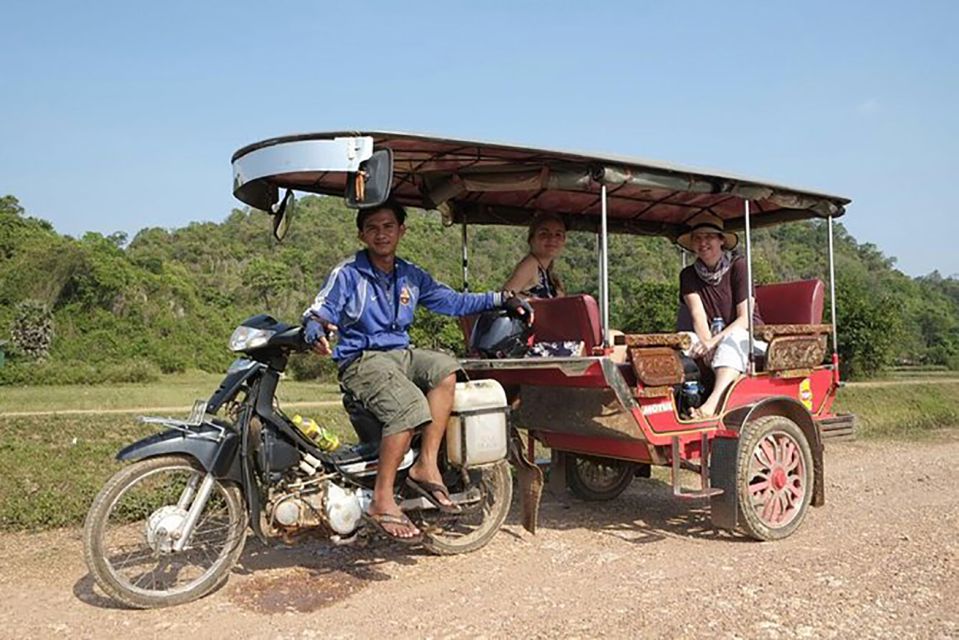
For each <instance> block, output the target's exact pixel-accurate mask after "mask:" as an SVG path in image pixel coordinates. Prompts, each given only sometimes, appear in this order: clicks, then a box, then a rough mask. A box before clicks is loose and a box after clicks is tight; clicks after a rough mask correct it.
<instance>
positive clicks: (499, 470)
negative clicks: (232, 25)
mask: <svg viewBox="0 0 959 640" xmlns="http://www.w3.org/2000/svg"><path fill="white" fill-rule="evenodd" d="M467 475H468V477H469V483H468V484H466V483H464V481H463V480H462V479H461V480H459V482H458V483H450V484H449V485H448V486H449V490H450V493H458V492H463V491H465V492H471V493H473V495H474V496H475V497H476V500H474V501H471V502H470V503H468V504H466V505H464V506H463V512H462V513H458V514H443V513H440V512H438V511H430V512H424V514H423V516H422V527H423V529H424V531H425V533H426V536H425V538H424V539H423V546H424V547H426V548H427V549H428V550H429V551H431V552H433V553H435V554H437V555H444V556H447V555H455V554H459V553H469V552H470V551H476V550H477V549H480V548H482V547H484V546H485V545H486V543H488V542H489V541H490V540H491V539H492V538H493V536H495V535H496V532H497V531H499V530H500V527H502V526H503V521H504V520H506V515H507V514H508V513H509V508H510V503H511V502H512V500H513V479H512V477H511V476H510V471H509V463H508V462H507V461H506V460H501V461H499V462H496V463H494V464H491V465H487V466H484V467H479V468H476V469H470V470H469V471H468V472H467Z"/></svg>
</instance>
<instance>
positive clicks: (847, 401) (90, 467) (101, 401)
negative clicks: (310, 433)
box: [0, 374, 959, 530]
mask: <svg viewBox="0 0 959 640" xmlns="http://www.w3.org/2000/svg"><path fill="white" fill-rule="evenodd" d="M218 382H219V377H218V376H207V375H205V374H188V375H183V376H173V377H168V378H165V379H164V380H163V382H162V383H161V384H153V385H143V386H141V385H125V384H124V385H114V386H110V387H107V386H104V387H83V386H81V387H75V386H68V387H41V388H36V387H34V388H9V387H8V388H3V389H2V390H0V393H2V394H3V400H2V406H3V407H5V410H7V411H10V410H15V411H26V410H50V409H51V408H54V409H62V410H65V409H76V408H102V407H109V408H122V407H130V406H147V405H149V406H179V405H183V406H188V405H189V404H190V403H191V402H192V400H193V399H194V397H197V396H198V395H199V396H203V395H205V394H208V393H209V391H210V390H211V389H212V388H213V387H214V386H215V385H216V384H217V383H218ZM8 392H14V397H13V398H11V396H10V395H9V394H8ZM281 396H283V398H284V399H285V400H286V401H287V402H295V401H308V400H315V399H329V398H335V397H336V393H335V388H333V387H332V386H330V385H317V384H308V383H291V382H283V383H282V384H281ZM835 409H836V411H837V412H849V413H855V414H856V415H857V416H858V429H859V431H858V435H859V437H864V438H895V439H901V440H906V441H908V440H911V439H915V438H917V437H925V436H927V435H928V434H931V433H932V432H933V431H935V430H937V429H941V428H943V427H956V426H959V383H942V384H928V385H922V384H908V385H899V386H887V387H845V388H843V389H842V391H841V392H840V395H839V398H838V399H837V402H836V406H835ZM302 412H303V413H304V414H306V415H311V416H313V417H315V418H316V419H317V421H318V422H320V423H321V424H323V425H324V426H327V427H330V428H332V429H333V430H334V431H336V432H337V434H338V435H339V436H340V438H341V440H343V441H345V442H349V441H353V440H354V439H355V437H354V435H353V431H352V428H351V427H350V426H349V422H348V420H347V418H346V415H345V414H344V412H343V411H342V409H340V408H339V407H336V406H334V407H321V408H317V409H309V410H303V411H302ZM156 430H157V427H155V426H151V425H143V424H140V423H138V422H136V421H135V420H134V418H133V416H129V415H122V414H105V415H102V416H91V415H60V416H56V417H43V416H27V417H5V418H0V470H2V475H0V530H37V529H46V528H51V527H60V526H75V525H79V524H80V523H82V522H83V518H84V516H85V515H86V511H87V509H88V508H89V506H90V502H91V501H92V500H93V497H94V495H96V493H97V491H99V489H100V487H101V486H102V485H103V483H104V481H105V480H106V479H107V478H108V477H109V476H110V475H112V474H113V473H114V472H115V471H116V470H117V469H118V468H119V463H117V462H116V461H115V460H114V456H115V455H116V452H117V451H119V450H120V449H121V448H122V447H124V446H126V445H127V444H129V443H131V442H133V441H135V440H137V439H138V438H141V437H143V436H145V435H148V434H150V433H153V432H155V431H156Z"/></svg>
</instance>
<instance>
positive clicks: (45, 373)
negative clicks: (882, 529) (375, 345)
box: [0, 196, 959, 384]
mask: <svg viewBox="0 0 959 640" xmlns="http://www.w3.org/2000/svg"><path fill="white" fill-rule="evenodd" d="M851 215H855V210H853V212H852V213H851ZM407 227H408V230H407V234H406V236H405V238H404V239H403V241H402V244H401V247H400V249H401V251H400V253H401V255H402V256H403V257H405V258H407V259H409V260H412V261H414V262H416V263H418V264H420V265H421V266H423V267H425V268H426V269H427V270H429V271H431V272H432V273H433V274H434V275H435V276H436V277H437V278H438V279H441V280H443V281H445V282H447V283H449V284H450V285H452V286H454V287H455V288H459V287H460V286H461V284H462V282H461V281H462V277H461V271H460V230H459V229H458V228H457V229H447V228H444V227H443V226H442V225H441V223H440V221H439V217H438V216H437V215H435V214H429V213H423V212H412V213H411V215H410V218H409V220H408V221H407ZM836 230H837V237H836V252H837V274H838V278H837V282H838V289H839V295H838V301H839V309H838V315H839V322H840V329H839V336H840V345H841V349H840V350H841V352H842V355H843V356H844V358H845V361H846V364H847V366H848V367H849V369H850V370H851V371H852V372H853V373H855V374H858V375H868V374H870V373H872V372H874V371H877V370H879V369H881V368H882V367H885V366H888V365H890V364H892V363H895V362H897V361H902V362H910V363H918V364H938V365H946V366H950V367H952V368H959V280H956V279H955V278H942V277H940V276H939V275H938V274H937V273H933V274H931V275H929V276H926V277H922V278H910V277H908V276H905V275H904V274H902V273H901V272H899V271H897V270H896V269H895V267H894V259H891V258H887V257H886V256H884V255H883V254H882V252H881V251H880V250H879V249H878V248H876V247H875V246H873V245H870V244H859V243H857V242H856V240H855V239H854V238H853V237H851V236H850V235H849V234H848V233H846V231H845V229H844V228H843V226H842V225H841V224H840V225H837V227H836ZM270 231H271V227H270V219H269V217H268V216H266V215H265V214H263V213H261V212H257V211H249V210H234V211H233V213H231V214H230V216H229V217H228V218H227V219H226V220H225V221H223V222H222V223H220V224H215V223H194V224H190V225H189V226H187V227H185V228H181V229H173V230H169V229H159V228H151V229H144V230H142V231H140V232H139V233H137V234H136V236H135V237H134V238H133V239H132V240H129V242H128V238H127V237H126V236H125V235H123V234H114V235H111V236H103V235H101V234H98V233H88V234H86V235H84V236H83V237H82V238H80V239H73V238H70V237H66V236H62V235H60V234H58V233H56V231H55V230H54V229H53V228H52V226H51V225H50V224H49V223H47V222H45V221H43V220H39V219H36V218H32V217H30V216H29V214H28V212H26V211H24V210H23V208H22V207H21V206H20V205H19V202H18V201H17V199H16V198H15V197H13V196H5V197H3V198H0V341H6V344H5V345H4V350H5V351H6V354H7V355H6V365H5V366H4V367H2V368H0V382H3V383H7V384H10V383H18V382H44V381H46V382H54V381H90V382H95V381H97V380H100V379H104V380H123V379H144V378H149V377H150V376H151V375H154V374H155V372H156V371H164V372H172V371H179V370H183V369H188V368H201V369H205V370H210V371H218V370H220V369H222V368H223V367H224V366H225V365H226V364H227V363H228V362H229V361H230V359H231V357H232V355H231V354H230V353H229V352H228V351H227V348H226V341H227V339H228V338H229V336H230V333H231V332H232V330H233V328H234V327H235V326H236V325H237V324H238V323H239V322H240V321H242V320H243V319H244V318H245V317H247V316H249V315H252V314H254V313H260V312H264V311H266V312H269V313H271V314H273V315H275V316H277V317H279V318H282V319H285V320H287V321H290V322H295V321H296V320H297V319H298V318H299V316H300V313H301V312H302V311H303V309H304V308H305V307H306V306H307V305H308V304H309V303H310V302H311V301H312V298H313V296H314V295H315V293H316V291H317V290H318V289H319V287H320V285H321V284H322V282H323V279H324V277H325V275H326V274H327V273H328V272H329V270H330V269H331V268H332V267H333V266H334V265H335V264H336V263H337V262H339V261H340V260H342V259H343V258H344V257H346V256H348V255H350V254H352V253H353V252H354V251H356V249H357V248H358V246H359V244H358V241H357V239H356V227H355V224H354V217H353V213H352V212H351V211H349V210H347V209H346V208H345V207H343V206H342V203H341V202H340V201H339V200H336V199H332V198H319V197H308V198H305V199H304V200H302V201H301V202H300V203H299V207H298V211H297V216H296V219H295V220H294V223H293V226H292V229H291V231H290V233H289V236H288V237H287V239H286V240H285V241H284V242H283V243H282V244H278V243H277V242H276V241H275V240H274V239H273V237H272V235H271V233H270ZM469 233H470V244H469V256H470V276H471V283H470V284H471V288H472V289H473V290H481V289H486V288H498V287H499V286H501V285H502V283H503V282H504V281H505V279H506V277H507V275H508V273H509V271H510V269H511V268H512V267H513V266H514V265H515V263H516V262H517V261H518V260H519V258H520V257H521V256H522V255H523V254H524V252H525V250H526V246H525V230H521V229H517V228H507V227H471V228H470V231H469ZM754 247H755V248H756V251H755V256H754V267H755V278H756V281H757V283H764V282H774V281H780V280H791V279H796V278H809V277H819V278H822V279H823V280H827V278H826V271H827V233H826V227H825V225H824V224H819V223H815V222H808V223H794V224H790V225H784V226H780V227H777V228H774V229H771V230H761V231H759V232H757V233H756V234H755V241H754ZM680 266H681V257H680V254H679V252H678V250H677V248H676V247H675V246H674V245H672V244H671V243H669V242H668V241H666V240H664V239H660V238H640V237H622V236H620V237H614V238H612V240H611V243H610V279H611V282H612V289H611V316H612V324H613V326H615V327H620V328H623V329H624V330H626V331H654V330H667V329H670V328H671V327H672V325H673V323H674V320H675V314H676V304H677V300H678V289H677V283H676V281H677V273H678V270H679V268H680ZM559 269H560V270H561V273H562V274H563V276H564V280H565V281H566V284H567V288H568V290H570V291H585V292H591V293H594V294H595V290H596V257H595V237H594V236H591V235H588V234H579V233H573V234H570V237H569V241H568V243H567V250H566V253H565V255H564V256H563V258H562V260H561V263H560V265H559ZM827 313H828V310H827ZM417 322H418V327H417V330H416V331H415V332H414V335H413V339H414V341H415V342H416V343H417V344H419V345H421V346H445V347H450V348H454V349H458V348H459V347H460V344H459V341H460V335H459V332H458V329H457V328H456V326H455V324H453V323H452V322H450V321H448V320H446V319H443V318H438V317H436V316H432V315H431V314H427V313H424V314H423V315H422V317H420V318H419V320H418V321H417ZM51 338H52V339H51Z"/></svg>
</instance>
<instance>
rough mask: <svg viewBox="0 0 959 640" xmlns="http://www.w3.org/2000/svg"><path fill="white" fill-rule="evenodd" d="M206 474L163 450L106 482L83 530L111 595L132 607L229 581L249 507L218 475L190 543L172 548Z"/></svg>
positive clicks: (179, 598)
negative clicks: (162, 454)
mask: <svg viewBox="0 0 959 640" xmlns="http://www.w3.org/2000/svg"><path fill="white" fill-rule="evenodd" d="M205 476H206V471H205V470H204V469H203V468H202V467H201V466H200V465H199V463H197V462H196V461H195V460H193V459H192V458H188V457H181V456H163V457H159V458H149V459H146V460H142V461H140V462H137V463H135V464H132V465H130V466H128V467H126V468H124V469H122V470H121V471H119V472H118V473H117V474H116V475H114V476H113V477H112V478H110V480H109V481H107V484H106V485H105V486H104V487H103V489H102V490H101V491H100V493H99V494H98V495H97V497H96V499H95V500H94V501H93V506H91V507H90V513H89V514H87V520H86V523H85V525H84V530H83V551H84V557H85V559H86V562H87V567H88V568H89V569H90V573H91V574H92V575H93V578H94V579H95V580H96V582H97V584H98V585H99V586H100V588H101V589H103V591H104V592H106V594H107V595H109V596H111V597H113V598H115V599H117V600H118V601H120V602H122V603H123V604H126V605H128V606H131V607H136V608H141V609H145V608H152V607H164V606H170V605H176V604H183V603H184V602H189V601H191V600H195V599H196V598H199V597H201V596H204V595H206V594H207V593H209V592H210V591H212V590H213V589H215V588H216V587H218V586H219V585H220V584H222V583H223V582H224V581H225V580H226V578H227V575H228V573H229V571H230V569H231V568H232V567H233V565H234V564H236V561H237V560H238V559H239V557H240V553H242V551H243V543H244V541H245V540H246V524H247V517H246V509H245V508H244V504H243V498H242V494H241V492H240V490H239V489H238V488H237V487H236V486H235V485H233V484H224V483H221V482H219V481H217V482H214V485H213V489H212V491H211V493H210V497H209V500H208V501H207V503H206V506H205V507H204V509H203V511H202V512H201V513H200V514H199V518H198V519H197V521H196V526H195V527H194V529H193V535H192V536H191V537H190V539H189V541H188V543H187V545H186V547H185V548H184V549H183V550H182V551H176V550H175V549H174V545H175V544H176V542H177V538H178V537H179V529H180V527H181V526H182V524H183V523H184V521H185V519H186V517H187V513H188V511H189V509H190V506H191V504H192V502H193V500H194V498H195V496H196V494H197V490H198V488H199V487H200V485H201V483H202V480H203V478H204V477H205Z"/></svg>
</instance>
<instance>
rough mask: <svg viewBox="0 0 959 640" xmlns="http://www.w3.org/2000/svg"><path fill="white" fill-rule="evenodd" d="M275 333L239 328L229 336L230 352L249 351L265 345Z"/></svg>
mask: <svg viewBox="0 0 959 640" xmlns="http://www.w3.org/2000/svg"><path fill="white" fill-rule="evenodd" d="M275 333H276V331H270V330H267V329H254V328H253V327H244V326H239V327H237V328H236V331H234V332H233V335H232V336H230V351H250V350H251V349H257V348H259V347H262V346H263V345H265V344H266V343H267V342H268V341H269V340H270V338H272V337H273V334H275Z"/></svg>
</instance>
